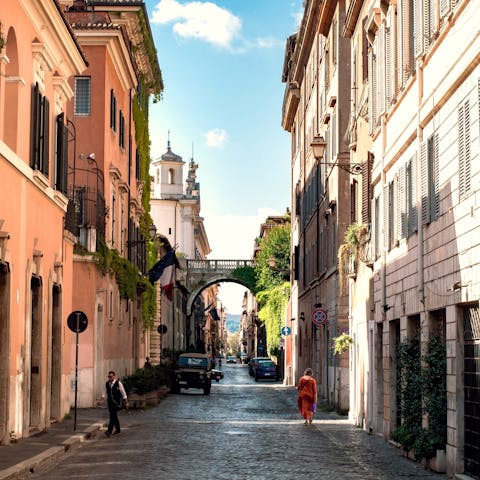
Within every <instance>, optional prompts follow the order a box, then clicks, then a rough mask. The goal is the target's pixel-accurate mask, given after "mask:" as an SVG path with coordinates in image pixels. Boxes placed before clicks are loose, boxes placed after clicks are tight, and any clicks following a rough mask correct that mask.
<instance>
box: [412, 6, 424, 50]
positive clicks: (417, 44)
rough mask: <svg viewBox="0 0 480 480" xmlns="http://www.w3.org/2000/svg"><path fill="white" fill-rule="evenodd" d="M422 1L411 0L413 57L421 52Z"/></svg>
mask: <svg viewBox="0 0 480 480" xmlns="http://www.w3.org/2000/svg"><path fill="white" fill-rule="evenodd" d="M423 1H424V0H413V41H414V48H415V57H418V56H419V55H421V54H422V53H423Z"/></svg>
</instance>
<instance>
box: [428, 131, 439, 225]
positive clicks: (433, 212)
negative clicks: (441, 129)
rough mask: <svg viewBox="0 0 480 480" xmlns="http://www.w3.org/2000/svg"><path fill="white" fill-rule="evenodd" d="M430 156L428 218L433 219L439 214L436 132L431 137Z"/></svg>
mask: <svg viewBox="0 0 480 480" xmlns="http://www.w3.org/2000/svg"><path fill="white" fill-rule="evenodd" d="M431 140H432V149H431V151H432V156H431V158H429V168H431V175H430V178H431V195H430V218H431V219H432V220H435V219H437V218H438V216H439V214H440V176H439V150H438V133H435V134H434V135H433V137H432V139H431Z"/></svg>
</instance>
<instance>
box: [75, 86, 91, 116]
mask: <svg viewBox="0 0 480 480" xmlns="http://www.w3.org/2000/svg"><path fill="white" fill-rule="evenodd" d="M90 82H91V79H90V77H75V105H74V114H75V115H79V116H82V115H83V116H88V115H90V95H91V92H90Z"/></svg>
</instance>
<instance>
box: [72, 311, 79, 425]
mask: <svg viewBox="0 0 480 480" xmlns="http://www.w3.org/2000/svg"><path fill="white" fill-rule="evenodd" d="M75 316H76V317H77V324H76V328H75V406H74V408H73V431H75V430H76V429H77V390H78V388H77V387H78V331H79V330H80V312H75Z"/></svg>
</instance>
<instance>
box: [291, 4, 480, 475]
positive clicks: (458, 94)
mask: <svg viewBox="0 0 480 480" xmlns="http://www.w3.org/2000/svg"><path fill="white" fill-rule="evenodd" d="M477 7H478V6H477V5H476V2H474V1H470V0H460V1H459V0H454V1H452V0H419V1H410V0H397V1H388V0H364V1H362V0H347V1H341V0H340V1H326V2H315V1H313V0H312V1H307V2H305V14H304V18H303V21H302V25H301V28H300V31H299V33H298V34H297V35H296V36H294V37H291V38H290V39H289V41H288V42H287V50H286V63H285V65H286V67H285V69H284V81H285V82H286V84H287V88H286V93H285V101H284V116H283V119H284V127H285V128H287V129H288V130H289V131H291V132H292V145H293V147H292V152H293V157H292V178H293V184H292V205H293V207H295V205H296V203H297V202H298V199H300V201H302V199H305V197H306V196H307V187H305V186H304V185H305V182H304V180H303V178H304V173H303V170H302V158H303V156H305V158H307V159H308V158H309V155H310V153H309V151H308V150H309V149H308V147H309V144H310V143H311V142H310V141H309V140H308V139H307V136H306V134H305V133H304V132H306V131H308V130H306V129H304V128H303V129H302V130H301V134H300V145H301V148H300V150H301V153H300V154H296V153H295V152H297V147H296V145H297V144H298V143H299V141H298V138H297V135H298V134H296V124H295V118H296V117H295V115H297V114H298V111H300V112H305V114H306V115H308V105H309V100H308V98H309V97H310V95H309V90H308V89H307V88H306V84H305V80H303V79H302V77H301V76H296V75H295V72H296V71H297V70H298V69H297V70H295V68H296V67H295V66H296V65H297V64H298V63H300V64H301V66H302V68H303V70H304V71H305V72H308V71H309V68H308V65H309V60H308V59H310V58H311V57H312V56H313V55H314V52H315V41H314V40H313V39H314V38H315V37H316V36H318V37H319V39H318V42H320V43H321V42H328V38H329V30H327V29H325V25H326V24H325V22H324V20H325V19H326V18H328V17H329V16H331V18H332V19H335V18H338V20H339V23H338V28H340V30H341V33H342V35H343V37H344V38H345V39H348V41H349V42H350V47H349V53H348V61H347V62H345V64H344V63H339V64H338V66H337V75H339V76H340V77H342V78H348V86H346V87H345V88H342V89H340V90H338V92H337V93H338V97H337V99H336V104H338V102H341V97H342V96H344V97H345V98H346V99H347V103H345V105H347V110H348V112H349V120H348V122H347V124H343V126H342V127H341V128H340V131H338V135H339V136H341V137H342V138H344V139H345V141H346V143H347V145H348V148H349V157H348V158H343V159H338V160H339V162H338V163H339V164H340V163H343V164H344V165H346V164H348V165H349V175H348V176H347V180H346V183H345V184H343V188H344V191H345V192H348V194H347V195H346V196H345V197H343V198H342V200H341V201H342V202H345V205H344V207H345V208H348V209H349V211H350V215H349V219H348V222H347V225H345V227H346V229H345V230H346V231H347V234H348V235H347V237H345V238H343V237H342V236H340V235H339V236H337V239H336V243H335V245H334V248H335V249H336V251H337V252H338V253H340V255H339V262H338V266H337V267H338V271H337V275H338V278H339V280H340V282H339V284H338V285H337V287H336V293H332V295H337V296H339V298H340V297H341V296H342V295H344V294H345V295H347V296H346V299H347V301H346V303H345V302H343V301H338V304H339V305H345V306H346V307H347V310H346V318H347V319H348V334H349V336H350V338H351V341H352V344H351V346H350V348H349V352H348V354H349V358H348V376H349V382H348V383H349V390H350V392H349V405H348V409H349V412H350V417H351V418H352V420H353V421H354V422H355V423H356V424H358V425H359V426H363V428H365V429H368V430H369V431H371V432H372V433H376V434H378V435H381V436H383V437H384V438H385V439H387V440H390V439H401V431H405V430H407V431H415V432H416V434H415V435H416V437H417V438H427V439H428V438H432V437H431V435H432V434H433V433H434V434H435V436H436V438H435V442H434V443H435V445H436V447H437V451H436V452H433V458H432V459H431V460H429V464H430V466H431V467H432V468H435V469H438V470H446V472H447V473H448V474H449V475H454V474H465V475H468V476H470V477H471V478H480V465H479V462H478V458H479V451H478V436H479V430H478V426H479V425H480V423H479V416H478V412H479V405H480V389H479V388H478V377H479V375H480V371H479V370H478V358H479V345H480V315H479V297H480V288H479V275H478V273H479V271H480V266H479V262H478V257H479V255H478V250H479V245H478V242H477V240H476V238H477V237H478V228H479V225H480V223H479V221H478V216H479V209H478V205H477V204H478V202H477V201H476V198H477V196H478V194H479V188H480V181H479V179H480V161H478V156H479V153H480V142H479V138H480V130H479V124H480V109H479V92H480V90H479V88H480V80H479V78H480V71H479V66H478V65H479V63H480V62H479V60H480V53H479V52H480V48H479V46H480V44H479V41H478V35H477V32H476V25H478V21H479V19H480V17H479V15H480V14H479V10H478V8H477ZM334 12H342V13H341V14H340V15H339V16H338V17H336V16H335V13H334ZM310 17H312V18H311V19H310ZM308 25H311V34H310V35H308V31H309V30H308ZM332 25H333V21H332ZM308 39H310V43H309V40H308ZM302 48H304V49H306V52H307V53H305V55H304V57H302V56H301V52H302ZM299 59H300V60H299ZM302 59H303V60H302ZM318 64H319V61H316V62H314V65H315V66H318ZM342 70H344V73H343V75H342ZM313 71H315V68H313ZM314 78H317V77H315V75H314ZM295 82H297V83H295ZM295 96H298V98H297V99H295ZM318 98H319V100H318V102H316V104H318V105H320V106H321V105H323V97H322V94H321V93H320V95H319V97H318ZM299 106H302V108H301V107H299ZM329 154H330V153H329V152H328V150H327V153H326V154H325V158H326V159H327V161H328V155H329ZM335 168H340V165H338V166H337V167H335ZM297 184H298V185H299V189H298V190H295V187H296V186H297ZM321 200H322V198H315V199H314V201H313V203H314V205H316V207H315V208H318V205H320V204H321V203H320V202H321ZM304 201H305V200H304ZM338 203H339V202H338ZM293 210H294V208H293ZM294 211H295V210H294ZM297 211H299V214H300V215H301V214H302V212H303V210H302V208H300V209H299V210H298V209H297ZM292 225H293V224H292ZM292 228H293V229H295V228H296V231H295V230H294V235H293V238H294V240H293V248H292V252H293V253H295V254H296V253H297V250H296V249H295V246H296V241H297V240H296V239H298V243H301V235H302V229H301V227H300V226H298V225H297V226H292ZM351 233H353V235H350V234H351ZM315 240H317V241H318V242H319V236H317V237H315V236H313V237H311V238H310V239H309V240H308V243H309V244H311V246H312V248H313V249H317V250H318V252H319V255H322V254H323V252H325V250H324V249H323V248H319V247H318V246H316V244H315ZM342 252H346V255H345V256H344V257H343V259H342V255H341V253H342ZM305 254H306V251H304V250H303V249H302V248H301V249H299V250H298V255H299V258H300V260H299V262H300V263H302V261H304V260H303V257H304V256H305ZM296 262H297V260H295V265H296ZM299 271H300V272H301V268H300V269H299ZM300 277H301V275H300ZM301 280H302V279H301V278H299V280H298V282H297V283H296V284H295V283H294V285H293V289H292V291H295V290H294V289H297V291H298V294H297V295H296V296H292V299H293V300H295V299H296V298H297V297H298V300H296V301H297V305H295V304H294V303H292V317H297V316H298V312H301V311H302V307H301V305H302V303H301V302H302V286H301ZM340 284H341V285H344V286H345V287H346V292H343V291H342V290H341V288H339V286H340ZM334 292H335V291H334ZM321 301H322V300H321ZM322 303H324V302H323V301H322ZM303 311H305V310H303ZM300 331H301V330H300V329H299V332H300ZM299 334H300V333H299ZM311 339H312V340H311V341H312V342H313V341H314V339H315V336H313V332H312V334H311ZM329 340H331V338H330V339H329ZM325 347H326V348H325ZM325 347H323V348H324V351H323V354H324V355H325V356H326V357H327V356H328V355H329V353H328V349H329V348H330V347H331V344H329V343H327V344H326V345H325ZM299 348H300V344H299V345H297V351H296V354H297V357H298V358H299V357H300V356H301V355H302V354H303V352H302V351H300V350H299ZM321 348H322V347H321ZM405 352H409V354H408V355H407V356H405ZM344 355H346V354H344ZM344 358H345V359H346V357H344ZM432 358H436V360H435V362H434V363H431V362H432ZM340 361H341V360H340ZM432 372H435V375H437V377H435V379H434V381H433V383H432V378H434V377H432V375H433V373H432ZM406 373H408V375H407V376H405V375H406ZM317 375H318V373H317ZM413 376H415V378H416V379H417V380H418V383H417V385H416V386H415V387H412V384H411V382H410V381H409V380H410V379H411V378H412V377H413ZM429 379H430V380H429ZM320 381H321V382H322V379H321V378H320ZM428 381H430V384H429V383H428ZM422 385H423V386H422ZM427 385H430V386H429V387H426V386H427ZM432 391H434V392H435V395H436V398H435V402H432V401H431V400H432V399H431V396H432ZM412 397H414V398H415V399H416V400H415V401H416V402H417V403H411V402H412ZM409 402H410V403H409ZM432 403H435V404H436V406H435V407H432ZM412 405H415V407H414V408H412ZM412 423H413V424H412ZM402 429H403V430H402ZM409 429H410V430H409ZM429 435H430V436H429ZM417 438H416V439H417ZM412 448H413V447H412ZM415 448H419V449H420V450H421V448H422V447H421V445H419V442H416V444H415ZM429 456H430V455H429ZM442 464H443V465H442Z"/></svg>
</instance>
